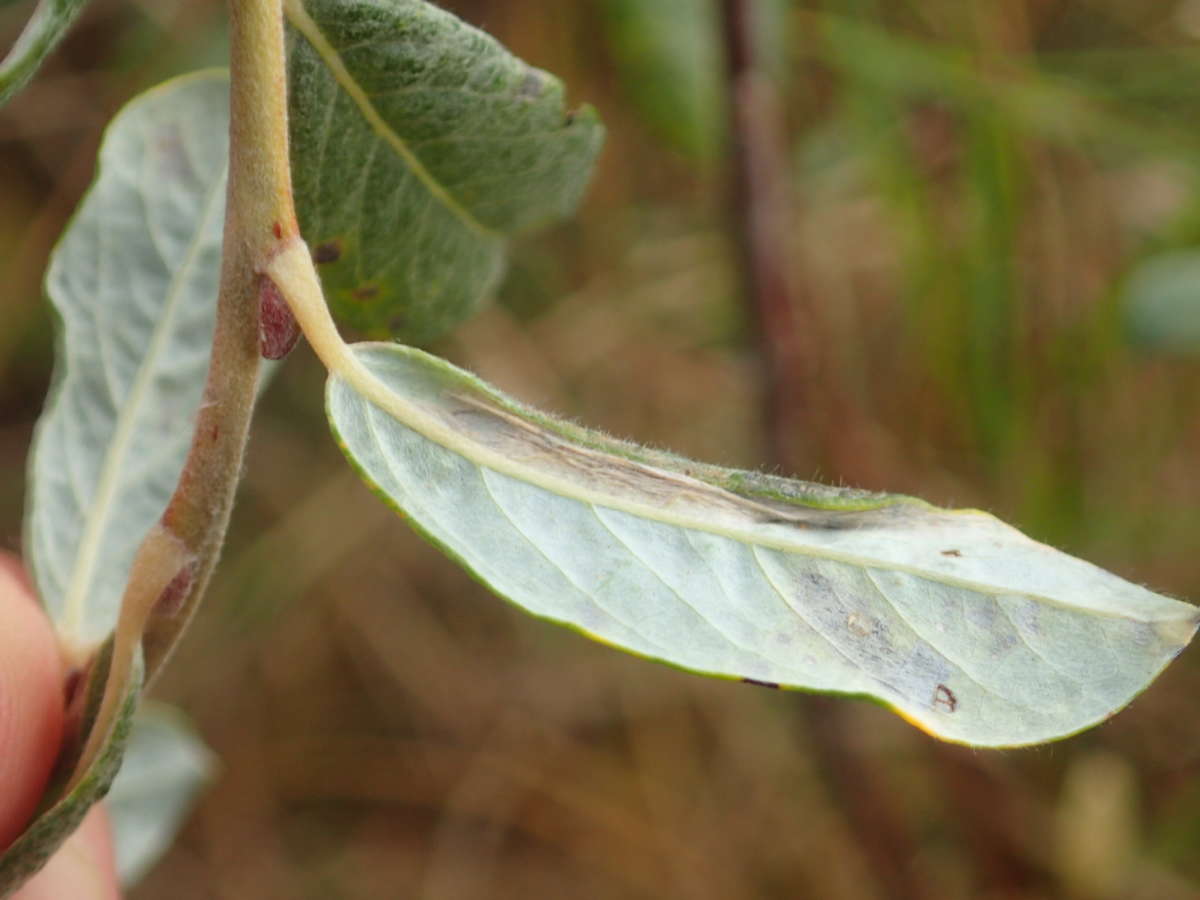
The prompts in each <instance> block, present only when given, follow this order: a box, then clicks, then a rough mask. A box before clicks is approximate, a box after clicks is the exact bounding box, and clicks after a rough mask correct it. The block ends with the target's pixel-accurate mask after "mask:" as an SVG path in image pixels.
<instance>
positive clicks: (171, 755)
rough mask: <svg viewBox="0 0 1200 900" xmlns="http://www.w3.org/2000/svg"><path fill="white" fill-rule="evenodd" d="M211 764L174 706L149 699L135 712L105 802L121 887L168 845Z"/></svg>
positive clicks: (207, 776) (208, 776) (208, 774)
mask: <svg viewBox="0 0 1200 900" xmlns="http://www.w3.org/2000/svg"><path fill="white" fill-rule="evenodd" d="M214 767H215V765H214V761H213V757H212V754H211V753H210V752H209V751H208V749H207V748H206V747H205V746H204V744H203V743H202V742H201V740H200V738H199V737H198V736H197V735H196V734H195V732H194V731H193V730H192V728H191V725H190V723H189V722H188V721H187V720H186V719H185V718H184V717H183V715H182V714H181V713H180V712H179V711H178V710H176V709H174V708H172V707H169V706H164V705H163V704H159V703H149V704H146V705H144V706H142V707H141V708H140V709H139V710H138V711H137V714H136V715H135V716H134V717H133V728H132V731H131V733H130V736H129V743H128V746H127V747H126V751H125V760H124V762H123V763H122V765H121V771H120V772H118V773H117V777H116V779H115V780H114V781H113V783H112V790H111V791H110V792H109V794H108V801H107V804H106V805H107V807H108V815H109V819H110V820H111V821H112V829H113V843H114V845H115V850H116V856H117V872H118V874H119V875H120V878H121V883H122V884H123V885H125V886H126V887H128V886H130V885H132V884H134V883H136V882H137V881H138V880H139V879H140V878H141V877H142V876H143V875H144V874H145V873H146V872H147V871H148V870H149V869H150V867H151V866H152V865H154V863H155V862H156V861H157V860H158V858H159V857H160V856H162V854H163V852H164V851H166V849H167V848H168V847H169V846H170V844H171V840H172V839H173V838H174V836H175V833H176V831H178V830H179V826H180V825H181V824H182V822H183V819H184V817H185V816H186V814H187V812H188V810H189V809H190V807H191V805H192V801H193V800H194V799H195V796H196V793H197V792H198V791H199V790H200V789H201V788H203V787H204V785H205V784H206V783H207V782H208V781H209V780H211V778H212V776H213V771H214Z"/></svg>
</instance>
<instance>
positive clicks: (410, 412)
mask: <svg viewBox="0 0 1200 900" xmlns="http://www.w3.org/2000/svg"><path fill="white" fill-rule="evenodd" d="M372 346H378V345H371V344H364V345H358V347H356V348H353V349H351V350H350V352H348V353H347V356H348V357H349V360H352V361H353V362H351V363H350V364H349V365H343V366H339V367H338V368H337V370H336V371H335V374H334V377H335V378H338V379H340V380H342V381H343V382H344V383H345V384H346V386H347V387H348V388H349V389H350V391H351V392H352V393H353V394H355V395H356V396H357V398H358V399H359V400H360V401H363V402H366V403H369V404H371V405H373V406H376V407H378V408H379V409H380V410H381V411H382V412H384V413H385V414H387V415H388V416H390V417H391V418H393V419H394V420H395V421H397V422H398V423H400V424H402V425H404V426H405V427H407V428H410V429H412V430H413V431H416V432H417V433H418V434H420V435H421V436H422V437H424V438H425V439H427V440H430V441H432V442H433V443H435V444H437V445H439V446H441V447H442V448H443V449H445V450H446V451H448V452H450V453H454V454H457V455H458V456H461V457H462V458H464V459H466V460H467V461H468V462H470V463H471V464H472V465H475V466H480V467H484V468H488V469H492V470H493V471H496V472H499V473H501V474H504V475H508V476H510V477H512V478H515V479H517V480H519V481H523V482H525V483H527V484H531V485H534V486H535V487H540V488H542V489H544V490H547V491H550V492H551V493H554V494H557V495H558V496H561V497H565V498H568V499H571V500H574V501H576V502H580V503H587V504H591V505H593V506H603V507H606V508H608V509H615V510H618V511H620V512H625V513H628V514H630V515H635V516H639V517H641V518H645V519H648V520H650V521H655V522H660V523H662V524H664V525H670V526H673V527H678V528H684V529H690V530H694V531H701V532H707V533H709V534H714V535H717V536H720V537H725V538H728V539H730V540H734V541H738V542H740V543H746V544H750V545H753V546H759V547H763V548H766V549H769V550H775V551H778V552H782V553H795V554H801V555H808V556H810V557H813V558H817V559H827V560H831V561H835V562H841V563H845V564H848V565H852V566H858V567H862V568H864V569H883V570H887V571H895V572H903V573H905V574H908V575H912V576H914V577H918V578H922V579H925V580H928V581H932V582H934V583H937V584H944V585H946V586H948V587H952V588H958V589H961V590H965V591H970V592H972V593H975V594H980V595H984V596H988V597H1002V596H1012V597H1023V598H1026V599H1029V600H1032V601H1035V602H1038V603H1043V604H1047V605H1051V606H1056V607H1059V608H1061V609H1067V610H1071V611H1073V612H1083V613H1086V614H1088V615H1095V616H1100V617H1104V618H1114V619H1124V620H1126V621H1131V622H1145V623H1148V624H1153V623H1157V622H1159V621H1162V620H1161V619H1159V618H1135V617H1134V616H1131V615H1122V614H1120V613H1116V612H1113V611H1110V610H1096V609H1085V608H1082V607H1079V606H1077V605H1075V604H1071V603H1067V602H1064V601H1063V600H1060V599H1058V598H1055V597H1051V596H1047V595H1045V594H1034V593H1029V592H1026V591H1021V590H997V589H996V588H995V587H992V586H990V585H987V584H984V583H981V582H977V581H973V580H971V579H965V578H957V577H955V576H953V575H949V574H947V573H944V572H938V571H935V570H929V569H923V568H919V567H917V566H911V565H905V564H903V563H899V562H895V561H892V560H880V559H872V558H868V557H863V556H858V555H854V554H849V553H839V552H837V551H833V550H830V549H829V548H826V547H814V546H809V545H802V544H798V543H796V542H794V541H788V540H785V539H783V538H777V537H773V536H771V535H767V534H763V533H760V532H757V531H754V530H751V529H746V528H738V527H734V526H721V525H717V524H714V523H713V522H711V521H707V520H704V519H701V518H699V517H695V516H686V515H679V514H668V513H667V512H666V511H665V510H663V509H662V508H660V507H658V506H653V505H651V504H650V503H644V502H638V501H636V500H628V499H625V498H621V497H618V496H614V495H610V494H606V493H604V492H603V491H599V490H595V489H590V488H586V487H582V486H580V485H579V484H576V483H574V482H572V481H571V480H570V479H569V478H566V477H563V476H558V475H554V474H548V473H542V472H539V471H538V470H536V469H533V468H532V467H529V466H527V465H524V464H523V463H522V462H521V461H519V460H516V459H513V458H511V457H507V456H504V455H503V454H500V453H498V452H496V451H494V450H491V449H490V448H488V447H485V446H483V445H481V444H479V443H478V442H476V441H473V440H471V439H469V438H466V437H465V436H463V435H462V434H461V433H460V432H458V431H456V430H454V429H451V428H450V427H448V426H447V425H445V424H444V423H442V422H439V421H437V420H436V419H435V418H434V417H433V416H432V415H430V414H429V413H428V412H426V411H425V410H422V409H420V408H419V407H416V406H415V405H414V404H411V403H410V402H408V401H407V400H406V399H405V398H404V397H403V396H401V395H400V394H399V392H398V391H396V390H395V389H394V388H393V387H392V386H390V385H389V384H388V383H387V382H385V381H384V380H383V379H382V378H381V377H380V376H379V375H377V374H376V373H375V372H374V371H373V370H371V369H370V368H369V367H368V366H367V365H366V364H365V363H364V362H363V360H362V359H360V358H359V355H358V353H357V352H354V351H355V350H357V349H358V348H370V347H372ZM348 349H350V348H348ZM388 349H389V350H390V351H391V352H396V351H397V350H399V348H398V347H395V346H394V345H388ZM404 352H409V353H420V351H415V350H413V349H412V348H405V350H404ZM422 355H424V354H422ZM383 449H384V450H385V452H386V450H387V449H388V448H386V447H385V448H383ZM591 452H596V451H591ZM605 455H607V454H605ZM618 459H619V457H618ZM648 468H657V467H655V466H649V467H648ZM668 474H670V475H671V476H672V477H675V478H681V477H682V478H686V477H687V476H681V475H679V474H678V473H673V472H672V473H668ZM700 483H701V484H702V485H704V486H705V487H707V488H709V489H715V490H724V489H722V488H717V487H716V486H714V485H709V484H708V483H707V482H700ZM732 496H734V497H736V496H737V495H732ZM1181 620H1182V617H1181Z"/></svg>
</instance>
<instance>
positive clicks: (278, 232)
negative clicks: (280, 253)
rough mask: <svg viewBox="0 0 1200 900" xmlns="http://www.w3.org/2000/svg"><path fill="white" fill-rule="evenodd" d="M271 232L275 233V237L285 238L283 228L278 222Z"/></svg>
mask: <svg viewBox="0 0 1200 900" xmlns="http://www.w3.org/2000/svg"><path fill="white" fill-rule="evenodd" d="M271 231H273V232H274V233H275V237H277V238H280V239H282V238H283V226H282V225H280V224H279V223H278V222H276V223H275V224H274V225H272V226H271Z"/></svg>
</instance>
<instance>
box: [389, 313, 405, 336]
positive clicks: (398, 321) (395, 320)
mask: <svg viewBox="0 0 1200 900" xmlns="http://www.w3.org/2000/svg"><path fill="white" fill-rule="evenodd" d="M407 326H408V320H407V319H406V318H404V316H392V317H391V318H390V319H388V329H389V330H390V331H392V332H393V333H398V332H401V331H403V330H404V329H405V328H406V327H407Z"/></svg>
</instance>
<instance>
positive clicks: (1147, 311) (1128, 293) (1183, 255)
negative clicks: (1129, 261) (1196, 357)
mask: <svg viewBox="0 0 1200 900" xmlns="http://www.w3.org/2000/svg"><path fill="white" fill-rule="evenodd" d="M1125 317H1126V322H1127V323H1128V327H1129V333H1130V336H1131V337H1132V338H1133V340H1134V342H1135V343H1137V344H1139V345H1140V346H1142V347H1144V348H1145V349H1147V350H1158V351H1163V352H1167V353H1179V354H1200V252H1197V251H1194V250H1176V251H1172V252H1170V253H1162V254H1159V255H1157V256H1153V257H1151V258H1149V259H1147V260H1146V261H1145V262H1143V263H1141V264H1140V265H1139V266H1138V267H1137V268H1136V269H1134V271H1133V273H1132V274H1131V275H1130V276H1129V280H1128V281H1127V282H1126V284H1125Z"/></svg>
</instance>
